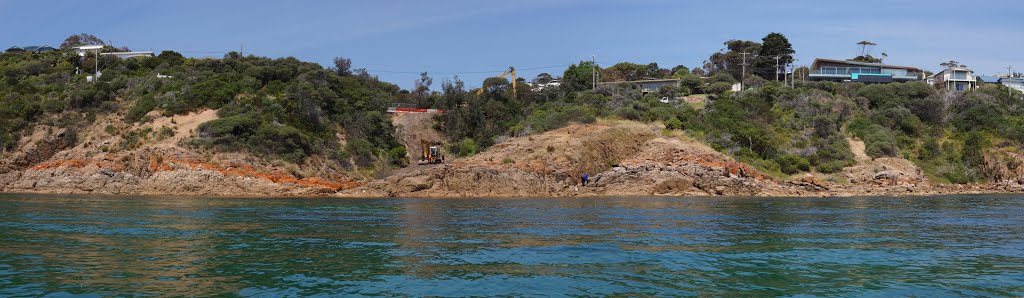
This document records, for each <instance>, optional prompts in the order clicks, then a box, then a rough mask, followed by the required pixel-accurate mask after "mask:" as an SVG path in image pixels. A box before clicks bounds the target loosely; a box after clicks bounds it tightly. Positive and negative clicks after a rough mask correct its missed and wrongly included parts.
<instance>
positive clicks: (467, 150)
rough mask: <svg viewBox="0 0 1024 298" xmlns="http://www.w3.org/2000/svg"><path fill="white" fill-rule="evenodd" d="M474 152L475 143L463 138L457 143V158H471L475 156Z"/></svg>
mask: <svg viewBox="0 0 1024 298" xmlns="http://www.w3.org/2000/svg"><path fill="white" fill-rule="evenodd" d="M476 150H477V148H476V141H474V140H473V139H471V138H465V139H462V141H460V142H459V143H458V145H457V147H456V150H455V151H456V152H455V154H458V155H459V156H473V155H475V154H476Z"/></svg>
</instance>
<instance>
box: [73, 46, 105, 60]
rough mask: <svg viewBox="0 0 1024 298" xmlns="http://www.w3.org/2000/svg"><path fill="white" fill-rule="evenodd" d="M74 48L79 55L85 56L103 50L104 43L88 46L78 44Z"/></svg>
mask: <svg viewBox="0 0 1024 298" xmlns="http://www.w3.org/2000/svg"><path fill="white" fill-rule="evenodd" d="M74 49H75V54H78V56H83V57H84V56H85V54H88V53H94V52H99V51H100V50H103V46H102V45H86V46H77V47H74Z"/></svg>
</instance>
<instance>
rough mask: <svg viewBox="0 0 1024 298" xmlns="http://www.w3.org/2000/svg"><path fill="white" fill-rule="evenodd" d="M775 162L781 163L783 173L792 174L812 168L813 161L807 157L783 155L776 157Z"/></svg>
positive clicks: (780, 167)
mask: <svg viewBox="0 0 1024 298" xmlns="http://www.w3.org/2000/svg"><path fill="white" fill-rule="evenodd" d="M775 162H777V163H778V164H779V169H780V170H782V172H783V173H786V174H789V175H792V174H796V173H800V172H806V171H809V170H810V169H811V163H810V162H809V161H807V159H806V158H803V157H800V156H796V155H790V154H787V155H783V156H780V157H779V158H776V159H775Z"/></svg>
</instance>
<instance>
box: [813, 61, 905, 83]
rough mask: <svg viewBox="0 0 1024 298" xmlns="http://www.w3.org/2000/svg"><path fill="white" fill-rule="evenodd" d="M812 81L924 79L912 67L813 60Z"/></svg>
mask: <svg viewBox="0 0 1024 298" xmlns="http://www.w3.org/2000/svg"><path fill="white" fill-rule="evenodd" d="M807 79H809V80H812V81H832V82H861V83H892V82H910V81H919V80H922V79H924V71H922V70H921V69H919V68H917V67H912V66H899V65H889V64H882V63H868V62H857V61H847V60H836V59H823V58H817V59H814V63H813V64H811V73H810V74H809V75H808V76H807Z"/></svg>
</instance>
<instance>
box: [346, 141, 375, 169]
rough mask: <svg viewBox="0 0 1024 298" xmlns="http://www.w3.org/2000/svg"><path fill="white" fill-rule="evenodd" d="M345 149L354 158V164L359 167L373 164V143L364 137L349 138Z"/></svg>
mask: <svg viewBox="0 0 1024 298" xmlns="http://www.w3.org/2000/svg"><path fill="white" fill-rule="evenodd" d="M346 149H347V150H348V152H349V154H351V155H352V157H353V158H354V159H355V162H356V165H358V166H360V167H369V166H372V165H373V161H374V156H376V154H375V152H374V149H373V144H370V141H367V140H365V139H350V140H348V144H346Z"/></svg>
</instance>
